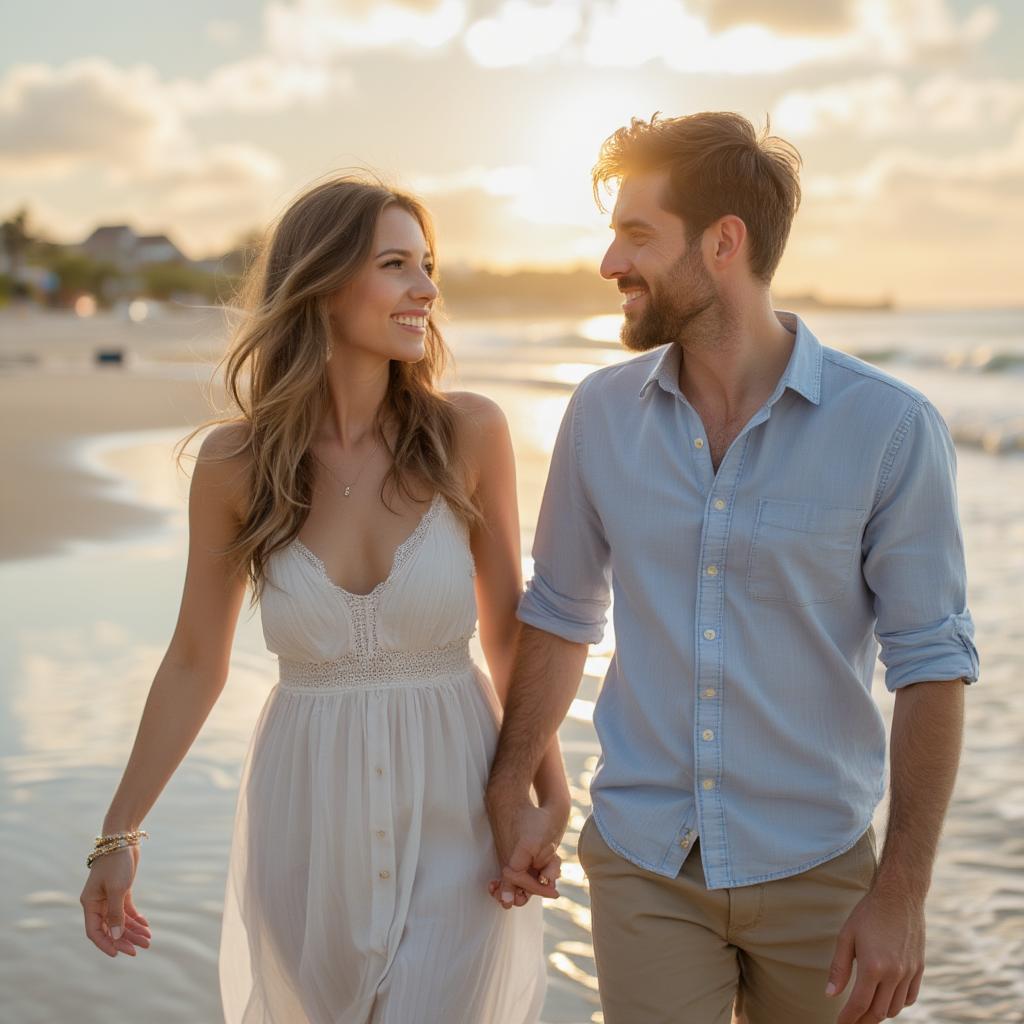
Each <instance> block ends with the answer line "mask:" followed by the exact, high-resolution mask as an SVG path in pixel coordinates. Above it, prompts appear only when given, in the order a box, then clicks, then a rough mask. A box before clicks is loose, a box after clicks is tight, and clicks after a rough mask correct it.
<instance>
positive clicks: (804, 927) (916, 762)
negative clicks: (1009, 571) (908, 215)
mask: <svg viewBox="0 0 1024 1024" xmlns="http://www.w3.org/2000/svg"><path fill="white" fill-rule="evenodd" d="M798 168H799V156H798V155H797V154H796V151H795V150H793V149H792V147H790V146H789V145H788V144H786V143H784V142H783V141H782V140H780V139H777V138H773V137H758V135H757V133H756V132H755V130H754V128H753V126H752V125H751V124H750V123H749V122H748V121H747V120H746V119H745V118H743V117H740V116H739V115H736V114H730V113H704V114H695V115H693V116H690V117H681V118H674V119H659V118H658V117H655V118H652V120H651V121H650V122H645V121H641V120H636V119H635V120H634V121H633V122H632V124H631V125H630V127H628V128H622V129H620V130H619V131H617V132H616V133H615V134H614V135H612V136H611V137H610V138H609V139H608V140H607V141H606V142H605V144H604V147H603V149H602V152H601V156H600V159H599V162H598V164H597V166H596V168H595V170H594V189H595V195H597V194H598V190H599V187H600V186H602V185H607V184H609V183H612V182H614V183H618V185H619V191H618V196H617V200H616V203H615V208H614V211H613V214H612V225H611V226H612V229H613V231H614V240H613V242H612V244H611V246H610V247H609V249H608V252H607V254H606V255H605V258H604V262H603V264H602V267H601V273H602V274H603V275H604V276H605V277H606V278H610V279H614V280H615V281H617V282H618V286H619V289H620V291H621V292H622V293H623V295H624V297H625V302H624V303H623V310H624V314H625V322H624V326H623V331H622V339H623V342H624V344H625V345H626V346H627V347H628V348H630V349H633V350H635V351H637V352H641V353H644V354H643V355H640V356H639V357H638V358H636V359H633V360H630V361H628V362H625V363H622V364H620V365H617V366H612V367H607V368H605V369H602V370H599V371H598V372H596V373H594V374H592V375H591V376H590V377H588V378H587V379H586V380H585V381H584V382H583V383H582V384H581V385H580V387H579V388H578V389H577V391H576V393H575V394H574V395H573V398H572V400H571V401H570V404H569V408H568V409H567V411H566V415H565V419H564V421H563V423H562V428H561V432H560V435H559V438H558V441H557V444H556V447H555V451H554V455H553V457H552V464H551V470H550V475H549V478H548V483H547V488H546V491H545V495H544V501H543V506H542V509H541V514H540V520H539V523H538V527H537V537H536V542H535V546H534V561H535V565H536V568H535V575H534V577H533V580H532V581H531V583H530V585H529V587H528V590H527V593H526V594H525V595H524V598H523V601H522V604H521V606H520V611H519V617H520V619H521V620H522V622H523V623H524V627H523V633H522V638H521V642H520V647H519V652H518V656H517V664H516V669H515V672H514V675H513V681H512V684H511V691H510V697H509V700H508V705H507V709H506V713H505V721H504V725H503V728H502V733H501V739H500V743H499V748H498V752H497V756H496V758H495V762H494V766H493V771H492V775H491V781H490V783H489V786H488V807H489V810H490V813H491V821H492V827H493V829H494V833H495V838H496V842H497V847H498V853H499V856H500V857H501V858H502V861H503V863H504V864H505V865H506V868H505V871H504V875H503V879H504V881H503V885H502V893H501V894H500V896H501V898H502V900H503V902H505V904H506V905H507V906H508V905H511V903H512V902H522V898H523V897H522V895H521V894H518V893H517V887H521V889H522V890H523V891H524V892H525V893H535V894H538V895H545V896H551V895H554V894H555V889H554V885H553V882H552V880H551V879H549V878H544V877H542V876H541V875H540V871H539V869H540V868H541V866H542V865H544V864H546V863H547V862H548V859H549V858H550V855H551V852H552V849H553V846H554V845H555V844H557V842H558V841H559V839H560V837H561V832H562V828H563V826H564V821H553V820H550V816H549V815H548V814H547V813H546V812H545V811H544V810H543V809H541V808H537V807H535V806H534V805H533V804H532V802H531V801H530V797H529V780H530V779H531V778H532V776H533V774H534V772H535V769H536V767H537V764H538V763H539V761H540V758H541V756H542V754H543V751H544V749H545V747H546V746H547V744H548V742H549V740H550V738H551V736H552V734H553V732H554V731H555V730H556V728H557V727H558V724H559V723H560V722H561V720H562V718H563V717H564V715H565V712H566V710H567V709H568V706H569V704H570V703H571V701H572V698H573V695H574V693H575V691H576V689H577V686H578V684H579V680H580V676H581V673H582V669H583V664H584V660H585V657H586V651H587V645H588V644H589V643H592V642H595V641H597V640H598V639H599V638H600V637H601V635H602V632H603V629H604V622H605V612H606V610H607V608H608V605H609V598H610V592H614V619H615V635H616V652H615V657H614V659H613V661H612V664H611V667H610V668H609V671H608V674H607V676H606V678H605V681H604V684H603V687H602V690H601V693H600V697H599V699H598V702H597V706H596V709H595V713H594V724H595V726H596V728H597V732H598V736H599V738H600V741H601V748H602V757H601V762H600V765H599V767H598V770H597V772H596V774H595V776H594V780H593V785H592V798H593V815H592V817H591V818H589V819H588V821H587V823H586V825H585V827H584V829H583V831H582V833H581V835H580V843H579V856H580V861H581V863H582V864H583V867H584V868H585V870H586V872H587V875H588V877H589V880H590V897H591V907H592V920H593V937H594V951H595V956H596V961H597V971H598V978H599V982H600V990H601V1001H602V1005H603V1008H604V1019H605V1022H606V1024H648V1022H650V1024H653V1022H655V1021H657V1022H693V1024H718V1022H722V1024H728V1021H729V1020H730V1015H731V1013H732V1010H733V1005H734V1002H735V1005H736V1009H737V1012H738V1013H739V1016H740V1018H741V1019H742V1020H744V1021H747V1022H749V1024H804V1022H806V1024H812V1022H813V1024H818V1022H825V1021H835V1020H837V1019H838V1020H839V1021H840V1022H841V1024H854V1022H858V1024H859V1022H866V1021H879V1020H882V1019H884V1018H886V1017H891V1016H895V1015H896V1014H898V1013H899V1012H900V1010H901V1009H902V1008H903V1007H904V1006H906V1005H909V1004H911V1003H913V1002H914V1000H915V999H916V998H917V993H918V988H919V986H920V983H921V975H922V972H923V968H924V901H925V894H926V892H927V889H928V886H929V881H930V877H931V869H932V863H933V859H934V855H935V848H936V844H937V841H938V836H939V832H940V829H941V823H942V819H943V817H944V815H945V810H946V806H947V804H948V801H949V796H950V793H951V790H952V786H953V781H954V776H955V773H956V766H957V761H958V757H959V749H960V741H961V732H962V717H963V689H964V688H963V686H962V685H960V684H961V682H972V681H974V680H975V679H976V678H977V654H976V651H975V649H974V645H973V642H972V635H973V626H972V623H971V619H970V615H969V612H968V610H967V607H966V601H965V572H964V561H963V548H962V543H961V536H960V528H959V523H958V517H957V511H956V491H955V469H954V453H953V448H952V444H951V441H950V438H949V435H948V432H947V430H946V427H945V424H944V423H943V421H942V419H941V418H940V416H939V415H938V414H937V413H936V411H935V410H934V409H933V407H932V406H931V405H930V404H929V403H928V402H927V400H926V399H925V398H924V397H923V396H922V395H920V394H919V393H918V392H916V391H914V390H913V389H912V388H910V387H908V386H906V385H905V384H903V383H901V382H899V381H897V380H895V379H893V378H891V377H889V376H887V375H885V374H883V373H881V372H879V371H878V370H876V369H874V368H873V367H871V366H868V365H866V364H864V363H862V362H860V361H858V360H856V359H853V358H851V357H849V356H846V355H843V354H842V353H840V352H837V351H834V350H832V349H828V348H825V347H823V346H822V345H821V344H820V343H819V342H818V340H817V339H816V338H815V337H814V336H813V335H812V334H811V332H810V331H809V330H808V329H807V327H806V326H805V325H804V324H803V323H802V322H801V321H800V320H799V319H798V318H797V317H795V316H793V315H791V314H787V313H775V312H774V311H773V309H772V306H771V302H770V296H769V284H770V281H771V279H772V275H773V273H774V271H775V269H776V267H777V265H778V263H779V260H780V258H781V256H782V252H783V249H784V247H785V243H786V239H787V237H788V234H789V229H790V225H791V222H792V219H793V216H794V214H795V212H796V209H797V206H798V205H799V197H800V189H799V183H798ZM879 646H880V649H881V658H882V661H883V662H884V664H885V666H886V677H885V679H886V685H887V687H888V688H889V689H890V690H893V691H895V693H896V698H895V700H896V705H895V713H894V718H893V725H892V737H891V811H890V817H889V825H888V830H887V834H886V842H885V847H884V849H883V851H882V853H881V857H880V858H877V857H876V856H875V849H874V837H873V834H872V831H871V828H870V824H871V819H872V813H873V811H874V809H875V807H876V805H877V803H878V801H879V799H880V797H881V795H882V792H883V788H884V781H883V779H884V764H885V730H884V725H883V721H882V718H881V716H880V714H879V712H878V710H877V707H876V705H875V703H874V701H873V699H872V697H871V692H870V689H871V679H872V673H873V668H874V664H875V659H876V656H877V654H878V652H879ZM854 962H856V981H855V982H854V984H853V985H849V982H850V979H851V974H852V971H853V964H854ZM844 1002H845V1006H844V1005H843V1004H844Z"/></svg>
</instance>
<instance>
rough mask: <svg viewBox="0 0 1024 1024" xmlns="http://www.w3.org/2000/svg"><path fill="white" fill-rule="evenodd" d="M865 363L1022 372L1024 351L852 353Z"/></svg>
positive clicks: (981, 348) (983, 348)
mask: <svg viewBox="0 0 1024 1024" xmlns="http://www.w3.org/2000/svg"><path fill="white" fill-rule="evenodd" d="M849 354H850V355H852V356H856V357H857V358H858V359H863V360H864V362H866V363H874V364H876V365H882V364H902V365H904V366H920V367H922V368H925V369H930V370H949V371H952V372H954V373H972V374H978V373H1008V374H1014V373H1022V372H1024V352H1021V351H1019V350H1017V349H1009V350H999V349H993V348H991V347H990V346H988V345H979V346H978V347H977V348H969V349H954V350H951V351H947V352H914V351H908V350H906V349H898V348H882V349H869V350H864V351H851V352H850V353H849Z"/></svg>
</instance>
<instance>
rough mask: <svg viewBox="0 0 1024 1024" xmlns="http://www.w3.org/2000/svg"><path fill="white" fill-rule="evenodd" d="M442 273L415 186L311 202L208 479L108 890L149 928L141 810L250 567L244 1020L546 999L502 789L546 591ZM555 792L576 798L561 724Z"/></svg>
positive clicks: (239, 938)
mask: <svg viewBox="0 0 1024 1024" xmlns="http://www.w3.org/2000/svg"><path fill="white" fill-rule="evenodd" d="M433 277H434V240H433V234H432V230H431V227H430V223H429V220H428V216H427V213H426V211H425V210H424V209H423V207H422V206H421V205H420V204H419V203H418V202H416V201H415V200H413V199H411V198H410V197H408V196H405V195H402V194H400V193H397V192H394V191H392V190H390V189H387V188H384V187H382V186H380V185H378V184H375V183H369V182H365V181H359V180H353V179H350V178H338V179H333V180H329V181H327V182H325V183H322V184H320V185H318V186H316V187H314V188H313V189H311V190H310V191H309V192H307V193H306V194H305V195H303V196H302V197H300V198H299V199H298V200H297V201H296V202H295V203H294V204H293V205H292V206H291V207H290V208H289V209H288V211H287V212H286V213H285V214H284V216H283V217H282V219H281V221H280V222H279V224H278V225H277V227H276V229H275V230H274V232H273V234H272V237H271V239H270V242H269V245H268V247H267V249H266V252H265V254H264V256H263V257H262V259H261V261H260V262H259V263H258V264H257V265H256V266H255V267H254V268H253V270H252V272H251V273H250V275H249V278H250V280H249V288H248V301H247V302H246V307H247V310H248V313H247V316H246V319H245V321H244V323H243V324H242V326H241V327H240V329H239V330H238V332H237V335H236V338H235V343H234V346H233V349H232V351H231V353H230V355H229V356H228V359H227V365H226V377H227V382H228V386H229V392H230V394H231V395H232V396H233V398H234V399H235V401H236V402H237V405H238V410H239V415H238V416H237V417H236V418H235V419H234V420H231V421H227V422H223V423H222V424H221V425H220V426H218V427H217V428H216V429H215V430H213V432H212V433H211V434H210V435H209V436H208V437H207V438H206V440H205V441H204V443H203V445H202V448H201V451H200V455H199V459H198V462H197V465H196V468H195V473H194V475H193V479H192V487H191V495H190V500H189V508H190V511H189V522H190V545H189V557H188V569H187V574H186V580H185V589H184V596H183V600H182V606H181V612H180V616H179V620H178V624H177V627H176V629H175V631H174V635H173V638H172V640H171V644H170V647H169V649H168V652H167V655H166V656H165V658H164V661H163V663H162V665H161V667H160V669H159V671H158V673H157V676H156V678H155V680H154V682H153V686H152V690H151V692H150V696H149V700H148V702H147V704H146V708H145V711H144V712H143V717H142V722H141V725H140V727H139V734H138V736H137V738H136V742H135V746H134V749H133V751H132V754H131V758H130V760H129V763H128V766H127V769H126V771H125V775H124V778H123V780H122V782H121V785H120V787H119V789H118V791H117V793H116V795H115V797H114V800H113V802H112V804H111V807H110V810H109V812H108V814H107V817H106V820H105V823H104V828H103V835H104V838H103V839H102V840H100V841H98V843H97V849H96V850H95V851H94V855H93V856H94V858H95V859H94V861H93V864H92V867H91V872H90V876H89V879H88V882H87V884H86V887H85V890H84V892H83V894H82V902H83V906H84V908H85V914H86V930H87V933H88V935H89V937H90V938H91V939H92V941H93V942H94V943H95V944H96V945H97V946H98V947H99V948H100V949H101V950H103V951H104V952H105V953H107V954H108V955H110V956H115V955H116V954H117V952H122V953H127V954H129V955H134V953H135V947H136V946H143V947H144V946H146V945H148V940H149V929H148V925H147V923H146V920H145V918H144V917H142V915H141V914H139V913H138V912H137V910H136V909H135V906H134V903H133V901H132V896H131V885H132V880H133V878H134V874H135V869H136V867H137V864H138V857H139V839H140V835H139V833H138V829H139V827H140V823H141V822H142V820H143V819H144V817H145V815H146V813H147V812H148V811H149V809H150V807H151V806H152V805H153V803H154V802H155V801H156V798H157V796H158V795H159V793H160V791H161V790H162V789H163V787H164V785H165V784H166V782H167V780H168V778H169V777H170V775H171V774H172V772H173V771H174V769H175V768H176V766H177V765H178V763H179V762H180V760H181V758H182V757H183V756H184V754H185V752H186V751H187V750H188V748H189V746H190V745H191V743H192V741H193V739H194V738H195V736H196V734H197V733H198V731H199V728H200V727H201V725H202V723H203V721H204V720H205V718H206V716H207V714H208V713H209V711H210V709H211V707H212V706H213V704H214V702H215V701H216V699H217V696H218V694H219V692H220V690H221V688H222V687H223V685H224V682H225V679H226V676H227V669H228V661H229V655H230V649H231V642H232V636H233V633H234V629H235V624H236V621H237V617H238V614H239V610H240V607H241V604H242V600H243V596H244V592H245V589H246V583H247V581H248V582H249V583H251V584H252V586H253V594H254V599H257V598H258V599H259V601H260V605H261V615H262V620H263V628H264V634H265V637H266V640H267V645H268V647H269V648H270V650H272V651H273V652H274V653H276V654H277V655H278V656H279V659H280V681H279V683H278V685H277V686H276V687H275V688H274V689H273V691H272V692H271V694H270V697H269V699H268V701H267V704H266V706H265V707H264V709H263V712H262V714H261V717H260V719H259V722H258V724H257V727H256V731H255V735H254V738H253V743H252V746H251V748H250V752H249V755H248V758H247V760H246V765H245V769H244V773H243V779H242V788H241V793H240V797H239V805H238V814H237V819H236V825H235V837H234V843H233V847H232V856H231V864H230V870H229V878H228V888H227V899H226V904H225V916H224V927H223V934H222V940H221V992H222V997H223V1002H224V1010H225V1017H226V1019H227V1021H229V1022H232V1024H234V1022H245V1024H254V1022H257V1021H258V1022H261V1024H264V1022H280V1024H285V1022H287V1024H299V1022H306V1021H308V1022H310V1024H321V1022H322V1024H326V1022H328V1021H329V1022H331V1024H356V1022H359V1024H363V1022H370V1021H372V1022H373V1024H414V1022H424V1024H441V1022H444V1024H455V1022H465V1024H484V1022H486V1024H521V1022H522V1024H526V1022H532V1021H535V1020H536V1019H537V1016H538V1014H539V1012H540V1007H541V1003H542V1001H543V994H544V964H543V955H542V949H541V918H540V914H541V908H540V904H539V903H538V902H537V901H534V902H533V903H532V904H531V905H530V906H527V907H526V908H525V909H524V910H520V911H518V912H517V913H511V914H507V913H503V912H502V909H501V907H500V906H499V904H498V903H497V902H495V900H494V899H492V896H494V895H495V887H496V882H493V881H491V883H490V890H491V891H490V894H489V893H488V882H489V881H490V880H491V879H494V878H495V877H496V876H497V874H498V865H497V864H496V862H495V853H494V848H493V845H492V841H491V836H490V832H489V829H488V826H487V819H486V815H485V812H484V807H483V793H484V786H485V783H486V779H487V773H488V768H489V764H490V760H491V756H492V754H493V751H494V747H495V744H496V740H497V714H498V711H499V710H500V709H499V708H498V705H497V702H498V700H500V699H503V697H504V693H505V691H506V689H507V685H508V677H509V672H510V669H511V657H512V652H513V646H514V640H515V636H516V633H517V627H516V620H515V608H516V604H517V601H518V598H519V593H520V589H521V579H520V567H519V566H520V563H519V528H518V517H517V511H516V496H515V470H514V463H513V457H512V450H511V444H510V440H509V435H508V428H507V425H506V423H505V421H504V417H503V416H502V414H501V412H500V410H499V409H498V408H497V407H496V406H495V405H494V404H493V403H491V402H490V401H488V400H487V399H485V398H482V397H480V396H478V395H473V394H468V393H452V394H447V395H445V394H441V393H440V392H438V391H437V389H436V382H437V380H438V377H439V375H440V373H441V371H442V368H443V364H444V358H445V355H446V349H445V346H444V343H443V341H442V339H441V336H440V333H439V332H438V330H437V327H436V326H435V324H434V321H433V307H434V305H435V302H436V300H437V297H438V290H437V286H436V284H435V283H434V280H433ZM478 611H479V626H480V639H481V644H482V647H483V650H484V654H485V656H486V658H487V662H488V666H489V668H490V670H491V678H492V679H493V681H494V687H493V688H492V686H491V683H490V682H489V681H488V679H487V677H486V676H484V675H483V673H482V672H480V670H479V669H478V668H476V666H475V665H474V664H473V663H472V661H471V660H470V658H469V654H468V649H467V644H468V641H469V639H470V636H471V634H472V633H473V630H474V625H475V623H476V621H477V612H478ZM536 790H537V795H538V799H539V802H540V805H541V810H542V811H543V812H545V813H548V814H550V815H552V816H556V817H557V816H559V815H561V816H563V823H564V817H566V816H567V814H568V807H569V799H568V791H567V787H566V782H565V776H564V773H563V770H562V765H561V758H560V755H559V751H558V749H557V744H553V745H552V747H551V749H550V750H549V751H548V753H547V756H546V758H545V761H544V764H543V766H542V768H541V769H540V771H539V773H538V776H537V779H536ZM540 873H541V874H543V875H544V876H546V877H549V878H553V877H555V876H557V873H558V858H557V857H556V856H554V855H552V859H551V862H550V863H549V864H548V865H546V866H545V867H544V868H543V870H542V871H541V872H540ZM516 902H517V903H519V904H521V903H522V902H523V897H522V894H518V898H517V900H516ZM122 929H123V931H122Z"/></svg>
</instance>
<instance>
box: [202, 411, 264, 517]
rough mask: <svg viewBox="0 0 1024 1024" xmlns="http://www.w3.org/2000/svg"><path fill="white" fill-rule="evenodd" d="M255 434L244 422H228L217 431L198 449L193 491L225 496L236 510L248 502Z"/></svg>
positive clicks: (219, 426) (206, 437) (215, 428)
mask: <svg viewBox="0 0 1024 1024" xmlns="http://www.w3.org/2000/svg"><path fill="white" fill-rule="evenodd" d="M251 437H252V431H251V429H250V426H249V424H248V422H247V421H245V420H228V421H226V422H224V423H220V424H218V425H217V426H216V427H214V428H213V429H212V430H211V431H210V432H209V433H208V434H207V435H206V436H205V437H204V438H203V442H202V444H201V445H200V446H199V454H198V456H197V458H196V469H195V473H194V474H193V478H192V480H193V487H195V486H196V485H199V486H200V487H202V488H203V489H205V490H208V491H212V490H214V489H217V490H223V491H224V492H226V495H227V497H228V499H229V500H230V502H231V504H232V505H234V506H235V507H236V509H239V510H240V509H243V508H244V507H245V506H246V505H247V503H248V498H249V489H250V481H251V472H252V467H253V453H252V448H251V447H250V440H251Z"/></svg>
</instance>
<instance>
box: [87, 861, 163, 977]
mask: <svg viewBox="0 0 1024 1024" xmlns="http://www.w3.org/2000/svg"><path fill="white" fill-rule="evenodd" d="M138 864H139V848H138V846H127V847H125V848H124V849H122V850H117V851H116V852H115V853H108V854H106V856H103V857H99V858H97V860H96V861H94V862H93V866H92V868H91V869H90V870H89V877H88V878H87V879H86V882H85V887H84V888H83V889H82V895H81V897H80V902H81V904H82V910H83V911H84V912H85V934H86V935H87V936H88V937H89V939H90V940H91V941H92V943H93V945H94V946H96V948H97V949H99V950H102V951H103V952H104V953H106V954H107V956H110V957H114V956H117V954H118V953H125V954H126V955H127V956H135V949H136V946H140V947H141V948H142V949H148V948H149V940H150V939H151V938H152V933H151V932H150V930H149V922H148V921H147V920H146V919H145V918H144V917H143V916H142V915H141V914H140V913H139V912H138V910H136V909H135V903H134V902H133V901H132V882H133V881H134V880H135V870H136V868H137V867H138Z"/></svg>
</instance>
